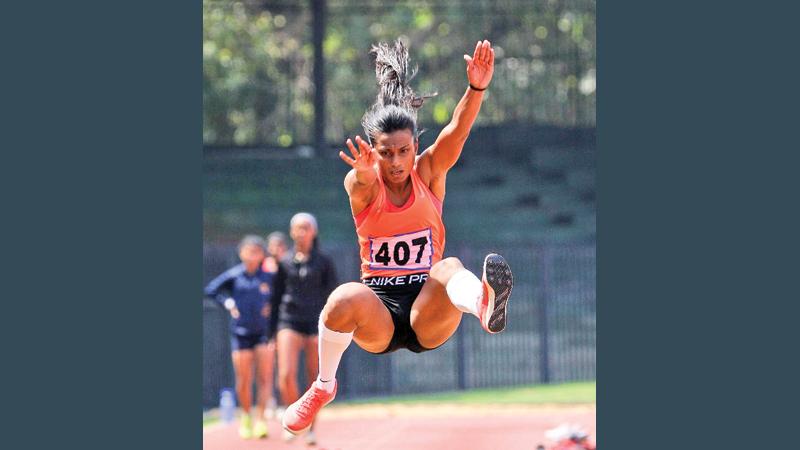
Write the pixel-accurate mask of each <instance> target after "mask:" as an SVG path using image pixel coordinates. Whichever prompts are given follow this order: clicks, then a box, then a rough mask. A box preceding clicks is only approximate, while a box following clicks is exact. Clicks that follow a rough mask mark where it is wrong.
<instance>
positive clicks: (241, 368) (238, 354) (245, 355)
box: [231, 350, 254, 379]
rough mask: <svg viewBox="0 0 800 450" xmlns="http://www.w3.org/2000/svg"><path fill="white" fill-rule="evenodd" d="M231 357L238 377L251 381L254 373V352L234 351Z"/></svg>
mask: <svg viewBox="0 0 800 450" xmlns="http://www.w3.org/2000/svg"><path fill="white" fill-rule="evenodd" d="M231 356H232V357H233V368H234V371H235V372H236V376H237V377H239V378H244V379H250V378H251V373H252V371H253V359H254V357H253V350H234V351H233V352H232V355H231Z"/></svg>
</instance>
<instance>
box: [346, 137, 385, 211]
mask: <svg viewBox="0 0 800 450" xmlns="http://www.w3.org/2000/svg"><path fill="white" fill-rule="evenodd" d="M356 143H357V144H358V149H356V147H355V146H354V145H353V141H351V140H350V139H348V140H347V147H348V148H349V149H350V154H351V155H353V157H352V158H351V157H349V156H347V155H346V154H345V153H344V152H342V151H340V152H339V157H340V158H342V161H344V162H345V163H346V164H347V165H349V166H350V167H352V168H353V169H352V170H351V171H350V172H348V173H347V175H346V176H345V177H344V189H345V190H346V191H347V195H348V196H349V197H350V208H351V209H352V210H353V215H354V216H355V215H358V213H360V212H361V211H363V210H364V209H365V208H366V207H367V206H368V205H369V204H370V203H371V202H372V200H373V199H374V198H375V194H376V193H377V192H378V183H377V181H378V171H377V170H376V169H375V163H376V161H377V160H378V157H377V156H376V154H375V149H373V148H372V147H370V145H369V144H368V143H367V142H366V141H364V140H363V139H361V136H356Z"/></svg>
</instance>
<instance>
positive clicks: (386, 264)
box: [354, 167, 445, 278]
mask: <svg viewBox="0 0 800 450" xmlns="http://www.w3.org/2000/svg"><path fill="white" fill-rule="evenodd" d="M378 183H379V189H378V196H377V197H376V198H375V199H374V200H373V201H372V203H370V204H369V206H367V207H366V209H364V211H362V212H361V213H359V214H358V215H357V216H356V217H355V218H354V219H355V222H356V234H357V235H358V245H359V249H360V254H361V278H368V277H374V276H394V275H406V274H412V273H423V272H424V273H427V272H429V271H430V270H431V266H433V265H434V264H436V263H437V262H439V261H440V260H441V259H442V253H443V252H444V242H445V230H444V223H442V202H441V201H440V200H439V199H438V198H436V196H434V195H433V193H432V192H431V191H430V189H429V188H428V186H427V185H425V183H424V182H423V181H422V179H420V177H419V175H418V174H417V170H416V167H414V169H413V170H411V184H412V188H411V195H410V196H409V198H408V201H407V202H406V204H405V205H403V206H399V207H398V206H395V205H393V204H392V203H391V202H390V201H389V197H388V196H387V194H386V187H385V185H384V183H383V179H381V176H380V175H378Z"/></svg>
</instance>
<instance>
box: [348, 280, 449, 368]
mask: <svg viewBox="0 0 800 450" xmlns="http://www.w3.org/2000/svg"><path fill="white" fill-rule="evenodd" d="M427 279H428V274H427V273H415V274H411V275H399V276H393V277H370V278H365V279H363V280H361V282H362V283H364V284H365V285H366V286H367V287H369V288H370V289H372V292H374V293H375V295H377V296H378V298H379V299H380V300H381V301H382V302H383V304H384V305H386V308H387V309H388V310H389V314H390V315H391V316H392V322H393V323H394V334H393V335H392V340H391V341H390V342H389V346H388V347H386V350H384V351H382V352H380V353H381V354H383V353H391V352H393V351H395V350H398V349H401V348H407V349H409V350H411V351H412V352H414V353H422V352H427V351H428V350H433V349H432V348H425V347H423V346H422V345H421V344H420V343H419V341H418V340H417V335H416V333H414V330H412V329H411V305H412V304H413V303H414V300H416V299H417V295H419V291H420V290H422V286H423V285H424V284H425V281H426V280H427Z"/></svg>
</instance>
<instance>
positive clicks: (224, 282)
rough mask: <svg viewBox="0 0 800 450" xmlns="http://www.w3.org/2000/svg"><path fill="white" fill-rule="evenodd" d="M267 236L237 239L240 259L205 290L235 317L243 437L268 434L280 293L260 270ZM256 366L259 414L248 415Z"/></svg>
mask: <svg viewBox="0 0 800 450" xmlns="http://www.w3.org/2000/svg"><path fill="white" fill-rule="evenodd" d="M266 248H267V245H266V242H265V241H264V239H262V238H260V237H258V236H253V235H250V236H245V237H244V239H242V241H241V242H240V243H239V247H238V250H239V259H241V261H242V262H241V264H237V265H236V266H234V267H231V268H230V269H228V270H226V271H225V272H223V273H222V274H221V275H219V276H218V277H217V278H215V279H214V280H212V281H211V282H210V283H209V284H208V286H206V288H205V291H204V293H205V295H206V296H208V297H210V298H212V299H213V300H215V301H217V302H218V303H219V304H221V305H222V306H223V307H224V308H225V309H227V310H228V311H229V312H230V314H231V317H232V319H233V320H231V335H232V337H231V349H232V356H233V368H234V372H235V373H236V394H237V396H238V398H239V405H240V406H241V408H242V414H241V419H240V421H239V435H240V436H241V437H242V438H245V439H249V438H251V437H257V438H264V437H267V424H266V423H265V422H264V409H265V408H266V405H267V402H268V400H269V398H270V397H271V396H272V379H273V370H274V369H273V368H274V360H275V346H274V342H273V343H272V345H269V344H270V341H272V338H273V336H274V334H275V329H276V326H275V325H276V322H277V320H276V319H277V314H273V312H277V305H273V304H274V303H276V301H277V300H279V297H277V296H274V295H273V287H274V285H273V276H274V274H272V273H268V272H265V271H264V270H262V267H261V266H262V263H263V261H264V259H265V257H266ZM254 368H255V372H256V384H257V388H258V389H257V392H258V398H257V400H258V401H257V403H258V407H257V410H256V412H257V415H256V420H255V424H253V422H252V419H251V417H250V409H251V406H252V398H251V397H252V386H253V369H254Z"/></svg>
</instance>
